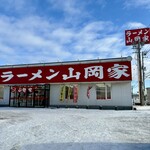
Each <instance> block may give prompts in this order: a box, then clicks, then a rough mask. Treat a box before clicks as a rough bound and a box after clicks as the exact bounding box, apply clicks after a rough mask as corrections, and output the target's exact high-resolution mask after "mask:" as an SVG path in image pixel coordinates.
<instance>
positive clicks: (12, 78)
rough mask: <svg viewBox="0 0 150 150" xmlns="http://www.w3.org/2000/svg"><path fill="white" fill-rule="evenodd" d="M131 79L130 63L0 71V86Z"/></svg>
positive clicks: (5, 69) (37, 67)
mask: <svg viewBox="0 0 150 150" xmlns="http://www.w3.org/2000/svg"><path fill="white" fill-rule="evenodd" d="M131 79H132V77H131V62H130V61H118V62H104V63H101V62H99V63H91V64H89V63H88V64H68V65H63V64H62V65H56V66H36V67H29V66H28V67H20V68H15V67H13V68H1V69H0V84H30V83H31V84H32V83H64V82H101V81H126V80H131Z"/></svg>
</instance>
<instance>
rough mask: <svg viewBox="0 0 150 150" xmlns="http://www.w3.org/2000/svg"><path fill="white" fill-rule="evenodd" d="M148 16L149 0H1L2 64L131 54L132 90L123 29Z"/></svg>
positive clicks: (149, 62)
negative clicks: (129, 58)
mask: <svg viewBox="0 0 150 150" xmlns="http://www.w3.org/2000/svg"><path fill="white" fill-rule="evenodd" d="M149 16H150V0H82V1H81V0H0V53H1V55H0V65H13V64H27V63H44V62H57V61H71V60H84V59H96V58H114V57H121V56H123V57H124V56H132V57H133V61H132V68H133V80H135V81H133V87H134V90H136V89H137V81H136V80H137V63H136V56H135V53H133V52H134V50H133V49H132V46H128V47H126V46H125V44H124V43H125V41H124V31H125V30H126V29H136V28H143V27H150V19H149V18H150V17H149ZM149 49H150V45H145V46H144V47H143V48H142V50H149ZM145 66H146V67H147V71H146V74H148V73H149V72H150V67H149V66H150V52H149V53H148V54H147V58H145ZM146 86H147V87H148V86H149V87H150V81H149V78H147V79H146Z"/></svg>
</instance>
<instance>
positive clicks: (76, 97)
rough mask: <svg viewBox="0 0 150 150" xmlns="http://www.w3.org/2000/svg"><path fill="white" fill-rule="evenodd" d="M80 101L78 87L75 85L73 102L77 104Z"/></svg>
mask: <svg viewBox="0 0 150 150" xmlns="http://www.w3.org/2000/svg"><path fill="white" fill-rule="evenodd" d="M77 101H78V85H74V87H73V102H74V103H77Z"/></svg>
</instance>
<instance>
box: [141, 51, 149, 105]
mask: <svg viewBox="0 0 150 150" xmlns="http://www.w3.org/2000/svg"><path fill="white" fill-rule="evenodd" d="M149 52H150V50H148V51H143V52H142V71H143V91H144V93H145V71H146V67H145V65H144V58H145V56H146V55H147V54H148V53H149ZM145 100H146V99H145V94H144V102H145Z"/></svg>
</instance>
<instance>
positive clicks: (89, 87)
mask: <svg viewBox="0 0 150 150" xmlns="http://www.w3.org/2000/svg"><path fill="white" fill-rule="evenodd" d="M91 88H92V86H90V85H89V86H88V88H87V97H88V99H89V98H90V90H91Z"/></svg>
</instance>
